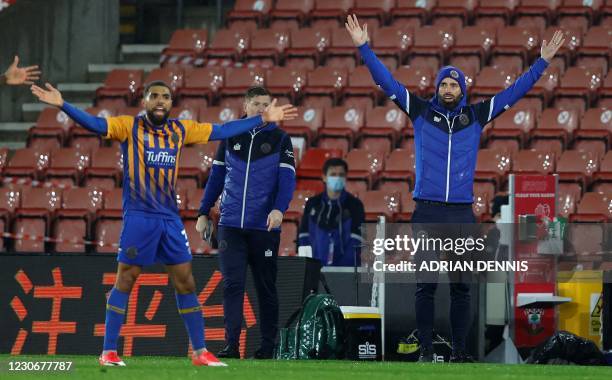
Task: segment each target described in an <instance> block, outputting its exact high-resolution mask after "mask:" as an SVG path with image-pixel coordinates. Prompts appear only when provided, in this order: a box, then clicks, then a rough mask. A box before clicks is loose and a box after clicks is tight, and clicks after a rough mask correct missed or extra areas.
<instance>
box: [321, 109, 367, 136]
mask: <svg viewBox="0 0 612 380" xmlns="http://www.w3.org/2000/svg"><path fill="white" fill-rule="evenodd" d="M364 123H365V112H364V109H363V108H355V107H351V106H340V107H333V108H327V109H326V110H325V124H324V125H323V128H321V129H320V130H319V136H320V137H321V136H325V137H331V136H333V137H343V138H346V139H348V140H349V143H351V146H352V142H354V141H355V139H356V138H357V137H358V133H359V130H360V129H361V128H362V127H363V125H364Z"/></svg>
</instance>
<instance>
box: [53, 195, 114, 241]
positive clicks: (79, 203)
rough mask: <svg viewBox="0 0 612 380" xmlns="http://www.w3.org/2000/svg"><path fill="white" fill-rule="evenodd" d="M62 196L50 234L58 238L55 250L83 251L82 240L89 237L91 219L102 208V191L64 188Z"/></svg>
mask: <svg viewBox="0 0 612 380" xmlns="http://www.w3.org/2000/svg"><path fill="white" fill-rule="evenodd" d="M62 198H63V200H62V208H61V209H59V210H58V211H57V217H58V219H57V220H56V222H55V223H54V225H53V232H52V234H51V236H52V238H54V239H57V240H58V241H57V242H56V243H55V251H57V252H85V249H86V247H85V244H84V243H83V240H87V239H88V238H89V230H90V223H91V220H92V218H93V216H94V215H95V213H96V212H97V211H98V210H100V209H101V208H102V205H103V199H104V197H103V193H102V191H100V190H99V189H96V188H74V189H66V190H64V192H63V194H62Z"/></svg>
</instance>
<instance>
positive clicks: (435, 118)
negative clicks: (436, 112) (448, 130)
mask: <svg viewBox="0 0 612 380" xmlns="http://www.w3.org/2000/svg"><path fill="white" fill-rule="evenodd" d="M440 120H442V118H441V117H438V116H434V121H435V122H436V123H439V122H440Z"/></svg>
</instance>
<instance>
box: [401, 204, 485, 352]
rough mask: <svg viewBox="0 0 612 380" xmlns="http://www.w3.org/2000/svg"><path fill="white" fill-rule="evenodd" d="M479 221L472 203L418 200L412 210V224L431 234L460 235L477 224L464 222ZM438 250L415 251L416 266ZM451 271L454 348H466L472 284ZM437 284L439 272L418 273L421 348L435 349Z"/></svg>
mask: <svg viewBox="0 0 612 380" xmlns="http://www.w3.org/2000/svg"><path fill="white" fill-rule="evenodd" d="M475 222H476V218H475V217H474V213H473V211H472V206H471V205H445V204H441V203H433V202H424V201H417V203H416V209H415V211H414V213H413V214H412V220H411V223H412V228H413V230H414V231H415V232H419V231H423V230H424V231H425V232H426V233H427V234H428V236H429V237H440V238H442V239H444V238H447V237H450V238H457V237H460V236H462V235H463V234H464V233H465V232H466V231H462V229H466V228H472V229H473V228H475V227H474V226H471V227H468V226H465V225H463V224H468V225H469V224H473V223H475ZM438 257H439V252H421V253H420V254H419V253H417V255H416V264H417V267H419V266H420V264H421V263H422V262H423V261H426V260H436V259H437V258H438ZM454 274H456V273H454V272H450V273H449V275H450V277H451V278H450V280H451V283H450V296H451V305H450V322H451V334H452V345H453V350H455V351H464V350H465V345H466V337H467V334H468V327H469V322H470V287H469V284H467V283H465V282H464V281H462V280H461V279H460V278H454V277H461V275H460V274H459V276H454ZM437 288H438V273H437V272H436V273H431V272H429V273H417V286H416V294H415V311H416V322H417V328H418V330H419V342H420V345H421V347H422V348H425V349H429V350H431V349H432V335H433V324H434V296H435V293H436V289H437Z"/></svg>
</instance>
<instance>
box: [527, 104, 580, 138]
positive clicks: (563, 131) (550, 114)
mask: <svg viewBox="0 0 612 380" xmlns="http://www.w3.org/2000/svg"><path fill="white" fill-rule="evenodd" d="M578 120H579V116H578V113H577V112H576V111H574V110H564V109H556V108H547V109H545V110H544V112H542V117H541V119H540V124H539V125H538V127H537V128H536V129H534V130H533V131H532V136H533V138H535V139H538V138H556V139H559V140H561V141H562V143H563V145H564V146H565V145H567V142H568V141H570V140H571V139H572V138H573V135H574V131H575V130H576V128H578Z"/></svg>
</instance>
